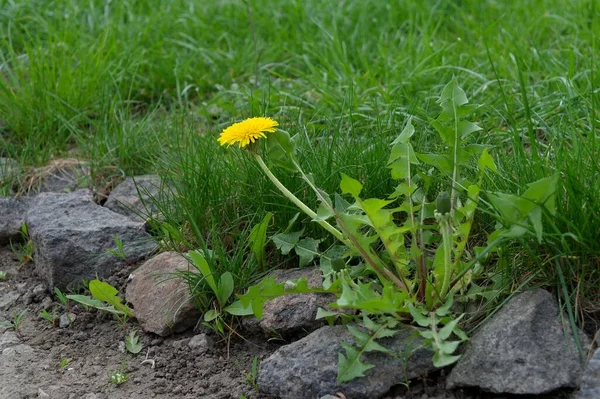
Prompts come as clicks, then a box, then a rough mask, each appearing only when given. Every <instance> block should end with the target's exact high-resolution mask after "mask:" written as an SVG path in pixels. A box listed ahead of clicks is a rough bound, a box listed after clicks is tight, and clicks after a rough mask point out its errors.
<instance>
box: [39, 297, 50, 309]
mask: <svg viewBox="0 0 600 399" xmlns="http://www.w3.org/2000/svg"><path fill="white" fill-rule="evenodd" d="M52 304H53V302H52V298H50V297H49V296H47V297H45V298H44V299H43V300H42V304H41V309H43V310H48V309H50V308H51V307H52Z"/></svg>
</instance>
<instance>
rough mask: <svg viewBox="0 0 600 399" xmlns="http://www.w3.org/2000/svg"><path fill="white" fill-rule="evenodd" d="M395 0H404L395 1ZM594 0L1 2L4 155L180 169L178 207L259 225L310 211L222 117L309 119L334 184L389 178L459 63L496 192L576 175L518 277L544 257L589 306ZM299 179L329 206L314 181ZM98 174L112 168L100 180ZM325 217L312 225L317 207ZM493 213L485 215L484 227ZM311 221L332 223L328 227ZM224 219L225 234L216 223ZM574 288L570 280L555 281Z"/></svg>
mask: <svg viewBox="0 0 600 399" xmlns="http://www.w3.org/2000/svg"><path fill="white" fill-rule="evenodd" d="M388 3H389V4H388ZM595 7H596V4H595V1H593V0H590V1H577V2H564V1H560V0H545V1H538V2H533V1H531V2H519V1H508V2H502V1H486V2H483V1H479V0H464V1H458V0H456V1H450V0H440V1H417V0H414V1H404V2H384V1H379V0H360V1H358V0H356V1H344V2H332V1H325V0H306V1H287V0H285V1H284V0H279V1H277V0H275V1H273V0H269V1H267V0H257V1H252V2H250V1H247V2H245V1H242V0H229V1H214V2H190V1H183V0H179V1H177V0H174V1H169V2H163V1H159V0H144V1H142V0H139V1H133V0H132V1H118V2H111V3H108V2H105V1H95V0H94V1H90V2H80V1H77V0H56V1H48V0H37V1H27V2H26V1H8V0H0V10H1V11H0V65H1V66H0V128H1V129H2V130H1V135H0V155H1V156H7V157H12V158H15V159H17V160H18V161H19V162H20V163H21V164H22V165H24V166H35V165H37V166H40V165H44V164H45V163H46V162H48V161H49V160H50V159H52V158H61V157H73V156H75V157H78V158H82V159H86V160H89V161H90V162H91V165H92V170H93V173H94V174H95V175H97V176H98V179H97V180H102V178H106V176H107V175H111V176H112V175H130V174H140V173H148V172H160V173H161V174H164V175H168V176H171V177H173V178H174V179H175V185H176V187H177V188H178V189H179V195H178V201H177V203H176V204H175V205H174V206H173V207H172V208H171V209H166V210H165V213H167V215H168V218H169V220H170V221H172V222H173V223H177V224H184V223H185V222H186V221H187V222H188V223H189V222H191V221H193V223H194V224H196V225H197V226H198V229H199V231H200V232H201V233H202V234H204V235H209V233H210V232H211V231H232V230H236V229H237V230H238V231H243V230H244V229H245V226H247V225H249V224H252V223H253V222H254V223H255V222H257V221H258V220H260V219H262V216H263V215H264V214H265V212H267V211H273V212H275V222H274V226H273V231H275V230H276V229H281V228H284V227H285V226H286V225H287V222H288V220H289V219H290V218H291V217H292V216H293V215H294V214H295V212H296V210H295V209H294V208H293V207H292V205H291V204H289V203H288V202H287V201H286V200H285V199H284V198H282V197H281V196H280V195H279V194H278V193H277V192H276V191H275V189H274V187H272V186H271V185H270V183H269V182H268V181H267V180H266V179H264V178H263V177H262V175H261V174H260V171H259V170H258V169H257V166H256V165H254V164H253V162H251V160H250V159H248V158H247V157H245V156H244V154H243V153H241V152H239V151H226V150H224V149H221V148H218V145H217V143H216V141H215V138H216V137H217V134H218V133H219V131H220V130H221V129H222V128H223V127H225V126H226V125H228V124H229V123H231V122H232V121H237V120H240V119H242V118H245V117H248V116H253V115H268V116H271V117H274V118H276V119H277V120H278V121H279V122H280V125H281V127H282V128H283V129H285V130H287V131H288V132H289V133H290V134H292V135H293V134H299V135H300V154H301V159H300V161H301V163H302V165H303V166H304V167H305V168H306V169H307V170H308V171H310V172H312V173H313V174H314V176H315V179H316V180H317V181H319V182H320V184H321V186H322V187H323V188H324V189H326V190H328V191H329V192H333V191H335V189H336V187H337V185H338V183H339V174H340V172H345V173H348V174H350V175H352V176H354V177H357V178H360V180H361V181H364V182H365V183H366V186H365V190H366V192H368V194H369V195H373V196H377V195H379V196H381V195H384V194H386V193H389V192H390V191H391V190H390V188H391V184H392V183H391V182H390V181H389V179H388V178H387V176H388V173H387V171H386V170H385V161H386V158H387V151H388V148H389V147H388V144H389V141H390V140H391V139H392V138H393V137H395V135H397V134H398V132H399V130H400V129H401V128H402V126H403V124H404V123H405V121H406V118H407V115H409V114H413V115H415V116H416V120H415V125H416V127H417V135H418V137H417V143H418V144H417V147H418V148H420V149H424V148H429V149H431V147H432V146H435V145H438V144H437V143H436V142H434V141H432V140H431V139H430V138H431V137H433V134H432V132H431V129H430V128H429V127H428V124H427V120H428V118H431V117H433V116H435V115H436V114H437V112H438V107H437V105H436V103H435V101H436V100H437V96H438V95H439V93H440V91H441V88H442V87H443V85H445V83H447V82H448V81H449V79H450V78H451V77H452V76H453V75H455V76H456V77H457V78H458V80H459V82H460V84H461V86H462V87H463V88H464V89H465V90H466V91H467V93H468V94H469V97H470V99H471V100H472V101H473V102H474V103H479V104H483V106H482V107H481V108H480V110H479V111H478V113H477V118H478V119H479V123H480V124H481V125H482V127H484V131H483V132H482V133H481V136H480V138H479V141H481V142H483V143H488V144H491V145H493V146H494V149H493V155H494V157H495V158H496V162H497V163H498V166H499V168H500V170H501V174H500V177H499V178H497V179H495V180H493V181H489V182H488V186H487V189H488V190H492V191H493V190H503V191H509V192H515V193H518V192H522V191H523V190H524V189H525V187H526V184H527V183H529V182H532V181H535V180H537V179H539V178H541V177H543V176H549V175H551V174H553V173H555V172H558V173H559V174H560V177H561V178H560V191H559V198H558V204H557V207H558V213H557V216H556V217H555V218H553V219H551V220H549V221H548V226H547V228H546V232H547V235H546V240H545V241H544V243H543V244H542V245H538V244H536V243H534V242H530V241H523V242H521V243H519V244H518V245H516V246H515V247H512V248H511V252H510V255H509V256H511V257H512V261H513V263H514V264H515V271H514V279H515V283H514V284H515V286H517V285H518V284H519V282H520V281H523V280H524V279H525V278H527V276H528V275H529V274H530V273H531V272H533V271H535V272H537V273H539V274H538V276H537V279H538V281H539V282H541V283H543V284H545V285H548V286H556V287H557V288H558V287H559V286H560V281H559V278H558V276H557V273H556V267H555V261H558V262H559V263H560V264H563V265H564V274H565V281H566V282H565V285H566V286H568V288H569V292H570V293H571V295H572V298H571V303H575V300H576V302H577V303H578V304H579V305H580V308H581V307H583V308H586V307H587V308H589V307H590V306H589V303H592V302H593V301H596V302H597V300H598V298H599V296H600V294H599V289H598V287H600V284H599V282H600V276H599V272H598V270H599V269H598V265H599V263H600V261H599V260H598V255H597V254H598V253H600V233H599V230H598V228H597V226H598V225H599V224H600V221H599V217H598V215H599V211H600V201H599V200H598V198H599V196H600V183H599V181H600V179H598V176H599V171H600V163H599V161H598V159H599V158H598V155H599V154H598V150H599V144H598V139H599V138H598V133H597V123H598V118H599V112H598V99H599V95H600V94H599V93H598V90H597V87H598V67H597V60H596V53H597V51H598V47H599V43H598V41H597V39H595V37H596V36H598V33H599V32H600V30H599V27H598V22H599V21H598V17H597V14H598V9H597V7H596V8H595ZM277 174H278V176H279V177H280V178H281V179H282V181H283V182H284V183H285V184H286V185H287V186H288V187H290V189H291V190H292V191H293V192H295V193H297V194H298V195H299V196H300V197H302V198H304V199H306V201H307V203H309V204H310V205H314V204H315V202H314V199H313V198H312V196H310V195H309V193H308V191H307V190H306V187H304V186H303V185H301V184H300V183H299V182H298V180H297V179H295V178H293V177H292V176H289V175H287V174H286V173H285V172H283V171H278V172H277ZM95 181H96V180H95ZM303 223H304V224H307V222H303ZM491 223H492V221H491V219H490V218H489V217H487V216H485V215H483V218H482V219H481V223H480V225H481V226H482V228H483V229H485V228H486V227H488V226H489V225H490V224H491ZM310 228H311V229H312V232H313V234H319V232H318V230H317V229H316V228H314V227H310ZM215 229H217V230H215ZM557 291H560V290H557Z"/></svg>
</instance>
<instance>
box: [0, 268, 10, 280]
mask: <svg viewBox="0 0 600 399" xmlns="http://www.w3.org/2000/svg"><path fill="white" fill-rule="evenodd" d="M7 276H8V274H7V273H6V272H5V271H4V270H0V281H4V280H6V278H7Z"/></svg>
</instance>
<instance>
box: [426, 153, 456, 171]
mask: <svg viewBox="0 0 600 399" xmlns="http://www.w3.org/2000/svg"><path fill="white" fill-rule="evenodd" d="M417 158H418V159H419V160H420V161H421V162H423V163H425V164H427V165H431V166H433V167H434V168H436V169H438V170H439V171H440V172H441V173H442V174H444V175H451V174H452V170H453V168H452V158H451V157H450V156H449V155H447V154H417Z"/></svg>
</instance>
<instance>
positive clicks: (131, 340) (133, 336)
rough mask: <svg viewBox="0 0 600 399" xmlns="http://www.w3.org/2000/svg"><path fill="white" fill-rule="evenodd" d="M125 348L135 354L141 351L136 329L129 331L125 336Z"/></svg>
mask: <svg viewBox="0 0 600 399" xmlns="http://www.w3.org/2000/svg"><path fill="white" fill-rule="evenodd" d="M125 348H126V349H127V351H129V353H132V354H134V355H137V354H138V353H140V352H141V351H142V344H141V342H140V337H139V336H138V335H137V331H135V330H133V331H131V332H130V333H129V334H128V335H127V336H126V337H125Z"/></svg>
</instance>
